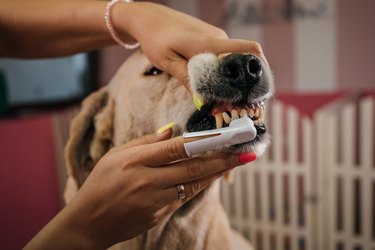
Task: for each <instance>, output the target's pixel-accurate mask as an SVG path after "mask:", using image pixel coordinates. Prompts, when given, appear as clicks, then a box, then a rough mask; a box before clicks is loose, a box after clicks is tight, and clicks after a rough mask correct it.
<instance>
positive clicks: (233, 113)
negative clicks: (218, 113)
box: [230, 109, 239, 121]
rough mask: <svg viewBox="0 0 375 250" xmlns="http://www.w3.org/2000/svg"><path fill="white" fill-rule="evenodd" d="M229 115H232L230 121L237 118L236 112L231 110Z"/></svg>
mask: <svg viewBox="0 0 375 250" xmlns="http://www.w3.org/2000/svg"><path fill="white" fill-rule="evenodd" d="M230 113H231V115H232V121H233V120H235V119H238V118H239V116H238V112H237V110H235V109H232V111H231V112H230Z"/></svg>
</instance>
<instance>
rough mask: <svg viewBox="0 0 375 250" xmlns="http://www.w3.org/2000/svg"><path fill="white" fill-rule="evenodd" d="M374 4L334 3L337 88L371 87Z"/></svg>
mask: <svg viewBox="0 0 375 250" xmlns="http://www.w3.org/2000/svg"><path fill="white" fill-rule="evenodd" d="M374 10H375V1H373V0H362V1H351V0H341V1H339V4H338V12H337V14H338V18H337V20H338V37H337V43H338V72H337V73H338V83H339V85H340V86H339V87H340V88H346V89H347V88H349V89H358V88H360V87H366V88H370V87H372V88H375V78H374V76H373V73H374V64H375V63H374V58H375V49H374V45H375V28H374V24H375V15H374Z"/></svg>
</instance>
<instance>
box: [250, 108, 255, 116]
mask: <svg viewBox="0 0 375 250" xmlns="http://www.w3.org/2000/svg"><path fill="white" fill-rule="evenodd" d="M254 113H255V112H254V109H252V108H251V109H249V116H250V118H253V117H254Z"/></svg>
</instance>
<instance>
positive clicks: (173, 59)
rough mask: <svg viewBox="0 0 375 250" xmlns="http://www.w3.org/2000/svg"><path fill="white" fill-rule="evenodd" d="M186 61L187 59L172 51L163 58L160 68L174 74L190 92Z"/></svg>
mask: <svg viewBox="0 0 375 250" xmlns="http://www.w3.org/2000/svg"><path fill="white" fill-rule="evenodd" d="M187 63H188V61H187V59H186V58H185V57H183V56H181V55H180V54H178V53H175V52H173V51H172V52H171V54H170V55H169V56H168V57H167V58H165V59H164V61H163V63H162V65H161V69H162V70H163V71H165V72H167V73H168V74H170V75H172V76H174V77H175V78H176V79H177V80H178V81H179V82H180V83H181V84H182V85H183V86H184V87H185V88H186V89H187V90H188V91H189V92H190V85H189V78H188V72H187Z"/></svg>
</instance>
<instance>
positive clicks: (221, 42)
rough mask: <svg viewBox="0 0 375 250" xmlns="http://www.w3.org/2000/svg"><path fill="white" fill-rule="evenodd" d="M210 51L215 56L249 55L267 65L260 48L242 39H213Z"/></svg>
mask: <svg viewBox="0 0 375 250" xmlns="http://www.w3.org/2000/svg"><path fill="white" fill-rule="evenodd" d="M210 51H211V52H213V53H215V54H223V53H229V52H231V53H233V52H237V53H250V54H252V55H255V56H256V57H258V58H259V59H261V60H262V61H263V62H265V63H266V64H268V62H267V59H266V57H265V55H264V53H263V49H262V46H261V45H260V44H259V43H257V42H254V41H248V40H242V39H214V40H213V41H212V42H211V50H210Z"/></svg>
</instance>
